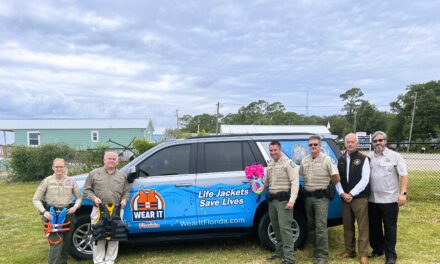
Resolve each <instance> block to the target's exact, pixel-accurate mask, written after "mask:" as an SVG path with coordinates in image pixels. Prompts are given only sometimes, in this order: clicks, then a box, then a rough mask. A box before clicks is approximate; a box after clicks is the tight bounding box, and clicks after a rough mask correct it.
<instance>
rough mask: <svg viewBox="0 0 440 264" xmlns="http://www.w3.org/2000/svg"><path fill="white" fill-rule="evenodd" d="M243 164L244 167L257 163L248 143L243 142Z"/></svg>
mask: <svg viewBox="0 0 440 264" xmlns="http://www.w3.org/2000/svg"><path fill="white" fill-rule="evenodd" d="M243 163H244V164H243V165H244V167H246V166H249V165H254V164H255V163H257V160H256V159H255V156H254V154H253V153H252V150H251V146H249V143H248V142H243ZM243 169H244V168H243Z"/></svg>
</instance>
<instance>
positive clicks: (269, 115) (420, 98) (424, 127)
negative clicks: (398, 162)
mask: <svg viewBox="0 0 440 264" xmlns="http://www.w3.org/2000/svg"><path fill="white" fill-rule="evenodd" d="M339 97H340V99H341V106H342V108H341V109H342V111H343V114H338V115H328V116H325V115H323V116H316V115H313V116H305V115H303V114H298V113H295V112H291V111H287V110H286V108H285V106H284V105H283V104H282V103H281V102H267V101H265V100H257V101H254V102H251V103H250V104H248V105H247V106H242V107H240V108H239V109H238V111H237V112H235V113H230V114H227V115H222V114H218V115H217V114H208V113H203V114H199V115H194V116H191V115H184V116H182V117H180V118H179V124H180V125H179V129H178V130H168V131H167V133H169V134H173V133H174V134H175V133H199V134H209V133H215V132H216V124H217V122H219V123H220V124H231V125H232V124H241V125H327V124H330V131H331V132H332V134H335V135H338V136H339V137H343V135H345V134H347V133H349V132H353V131H362V132H367V133H368V134H371V133H373V132H374V131H377V130H382V131H385V132H386V133H387V134H388V135H389V137H390V139H391V140H392V141H404V140H408V137H409V134H410V129H411V123H413V129H412V140H411V141H412V142H414V141H426V140H428V139H430V138H436V137H438V136H439V135H440V81H430V82H427V83H421V84H412V85H409V86H407V88H406V89H405V92H404V93H403V94H401V95H399V96H398V97H397V99H396V100H395V101H393V102H391V103H390V111H389V112H386V111H380V110H379V109H378V108H377V107H376V106H375V105H374V104H372V103H370V102H369V101H368V100H366V99H365V98H364V93H363V91H362V89H361V88H351V89H348V90H347V91H345V92H344V93H342V94H341V95H340V96H339ZM413 111H414V117H413Z"/></svg>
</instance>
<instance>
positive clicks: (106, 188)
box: [33, 131, 408, 264]
mask: <svg viewBox="0 0 440 264" xmlns="http://www.w3.org/2000/svg"><path fill="white" fill-rule="evenodd" d="M386 143H387V138H386V134H385V133H384V132H381V131H378V132H375V133H374V134H373V136H372V144H373V146H374V152H372V153H371V154H370V155H369V156H366V155H364V154H362V153H361V152H359V151H358V141H357V137H356V135H355V134H348V135H346V136H345V141H344V146H345V153H344V154H343V155H342V156H341V157H340V158H339V160H338V162H337V164H334V162H333V160H332V158H331V157H330V156H329V155H327V154H324V153H323V152H321V137H320V136H311V137H310V138H309V140H308V145H309V148H310V155H308V156H307V157H305V158H304V159H303V160H302V162H301V166H300V168H298V166H297V165H296V164H295V163H294V162H293V161H292V160H290V159H289V158H288V157H286V156H285V155H284V154H283V152H282V150H281V144H280V142H278V141H273V142H271V143H270V146H269V151H270V156H271V158H272V161H271V162H270V164H269V165H268V167H267V176H266V178H265V185H266V186H267V187H268V189H269V192H268V194H267V199H268V201H269V202H268V203H269V209H268V210H269V217H270V220H271V223H272V227H273V231H274V233H275V238H276V241H277V243H276V252H275V255H273V256H271V257H270V258H268V260H281V261H282V263H283V264H291V263H296V258H295V254H294V240H293V230H292V222H293V210H294V208H295V202H296V199H297V197H298V196H299V195H301V196H302V197H303V198H304V203H305V204H304V206H305V212H306V216H307V222H308V237H309V239H310V240H311V242H312V244H313V257H314V263H319V264H323V263H327V262H328V255H329V246H328V233H327V216H328V207H329V202H330V200H331V199H332V198H333V196H334V194H335V189H336V191H337V193H338V194H339V196H340V197H341V199H342V211H343V225H344V241H345V250H344V252H343V253H342V254H341V257H343V258H354V257H356V240H355V225H354V223H355V221H356V222H357V225H358V239H357V251H358V255H359V257H360V263H367V262H368V258H369V257H370V258H372V257H378V256H381V255H383V254H385V256H386V262H385V263H386V264H392V263H395V261H396V258H397V255H396V250H395V247H396V233H397V217H398V212H399V206H402V205H404V204H405V203H406V190H407V184H408V177H407V176H408V172H407V168H406V165H405V161H404V160H403V158H402V156H401V155H400V154H398V153H396V152H394V151H392V150H390V149H388V148H387V147H386ZM103 161H104V166H103V167H101V168H98V169H95V170H93V171H91V172H90V173H89V175H88V177H87V179H86V181H85V183H84V198H85V199H88V200H90V201H91V202H92V203H93V204H94V205H95V206H94V207H93V210H92V212H91V215H90V217H91V221H92V223H94V222H96V220H97V218H98V214H99V213H98V211H99V210H98V206H99V204H101V203H111V204H118V205H120V206H121V208H124V207H125V205H126V204H127V202H128V199H129V194H130V192H129V189H130V186H129V183H128V182H127V176H126V175H125V174H124V173H123V172H121V171H119V170H118V169H117V168H116V167H117V165H118V162H119V161H118V154H117V153H115V152H106V153H105V155H104V160H103ZM52 169H53V171H54V174H53V175H51V176H48V177H47V178H45V179H44V180H43V181H42V182H41V184H40V185H39V187H38V189H37V190H36V192H35V195H34V197H33V203H34V206H35V207H36V208H37V210H38V211H39V212H40V213H41V215H42V216H43V221H44V222H45V223H46V224H47V222H49V221H51V220H53V217H54V214H53V213H52V212H50V211H49V210H53V209H55V210H62V209H64V208H67V211H66V220H65V221H66V222H70V223H71V225H72V227H73V225H74V223H75V212H76V211H77V210H78V209H79V208H80V206H81V202H82V199H83V198H82V196H81V193H80V190H79V188H78V185H77V184H76V182H75V181H74V180H73V179H71V178H69V177H68V176H67V169H66V164H65V161H64V160H63V159H55V160H54V161H53V167H52ZM299 175H302V176H303V177H304V186H303V189H302V190H301V192H300V193H299V189H300V186H299ZM399 178H400V179H399ZM399 182H401V184H399ZM399 185H400V187H399ZM73 197H75V199H76V200H75V203H74V204H73V205H72V204H71V203H72V198H73ZM49 208H53V209H49ZM122 214H123V210H121V217H122ZM46 235H47V238H48V240H49V241H56V243H51V244H50V249H49V256H48V262H49V263H67V257H68V251H69V246H70V241H71V235H72V230H70V231H69V232H62V233H47V234H46ZM54 236H58V237H57V238H54ZM369 245H370V246H371V247H372V249H373V251H372V253H371V254H368V246H369ZM92 251H93V261H94V263H114V261H115V259H116V256H117V253H118V241H108V240H100V241H96V243H93V245H92Z"/></svg>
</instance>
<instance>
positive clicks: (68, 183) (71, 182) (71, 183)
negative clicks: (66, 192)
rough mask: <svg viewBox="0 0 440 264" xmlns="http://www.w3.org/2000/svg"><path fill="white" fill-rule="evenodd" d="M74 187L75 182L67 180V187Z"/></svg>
mask: <svg viewBox="0 0 440 264" xmlns="http://www.w3.org/2000/svg"><path fill="white" fill-rule="evenodd" d="M72 185H73V180H72V179H70V178H69V179H67V180H66V186H72Z"/></svg>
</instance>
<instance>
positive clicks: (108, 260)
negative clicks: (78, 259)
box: [90, 206, 124, 264]
mask: <svg viewBox="0 0 440 264" xmlns="http://www.w3.org/2000/svg"><path fill="white" fill-rule="evenodd" d="M98 210H99V209H98V207H96V206H93V209H92V213H91V214H90V219H91V221H92V223H94V221H96V220H97V219H98ZM123 216H124V210H123V209H121V218H123ZM106 246H107V250H106ZM118 249H119V241H108V240H105V239H104V240H99V241H97V242H96V244H95V242H92V251H93V263H95V264H113V263H115V260H116V257H117V256H118Z"/></svg>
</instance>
